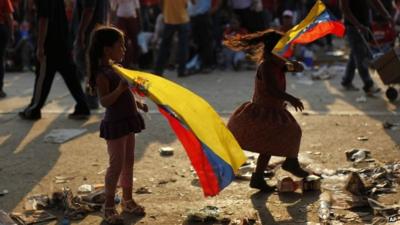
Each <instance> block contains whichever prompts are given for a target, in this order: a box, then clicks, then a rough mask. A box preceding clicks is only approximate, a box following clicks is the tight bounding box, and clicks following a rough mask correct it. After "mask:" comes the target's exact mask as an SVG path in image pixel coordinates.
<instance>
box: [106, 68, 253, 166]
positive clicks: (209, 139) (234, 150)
mask: <svg viewBox="0 0 400 225" xmlns="http://www.w3.org/2000/svg"><path fill="white" fill-rule="evenodd" d="M113 68H114V69H115V70H116V71H117V72H118V73H119V74H120V75H122V76H123V77H125V78H126V79H127V80H129V81H131V82H133V83H135V84H140V85H141V86H142V87H144V89H146V92H147V93H146V94H147V96H148V97H149V98H151V99H152V100H153V101H154V102H155V103H156V104H160V105H163V106H168V107H169V108H170V109H172V110H173V112H174V113H176V114H177V115H178V118H179V119H181V120H183V121H184V122H185V123H186V124H187V126H189V129H191V130H192V132H193V133H194V134H195V135H196V136H197V138H198V139H199V140H200V141H201V142H202V143H204V144H205V145H207V146H208V147H209V148H210V149H211V150H212V151H213V152H214V153H215V154H216V155H218V156H219V157H220V158H221V159H223V160H224V161H225V162H226V163H228V164H230V165H231V166H232V169H233V171H234V172H236V171H237V170H238V169H239V167H240V166H241V165H242V164H243V163H244V162H245V161H246V157H245V155H244V152H243V150H242V149H241V148H240V146H239V144H238V143H237V141H236V139H235V138H234V136H233V135H232V133H231V132H230V131H229V130H228V129H227V127H226V126H225V124H224V122H223V121H222V119H221V118H220V117H219V115H218V114H217V113H216V112H215V111H214V109H213V108H212V107H211V106H210V105H209V104H208V102H206V101H205V100H204V99H202V98H201V97H199V96H197V95H196V94H194V93H193V92H191V91H189V90H187V89H185V88H184V87H182V86H179V85H178V84H176V83H173V82H171V81H169V80H167V79H164V78H162V77H160V76H156V75H153V74H150V73H144V72H140V71H132V70H127V69H124V68H122V67H119V66H116V65H114V66H113Z"/></svg>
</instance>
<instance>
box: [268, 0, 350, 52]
mask: <svg viewBox="0 0 400 225" xmlns="http://www.w3.org/2000/svg"><path fill="white" fill-rule="evenodd" d="M344 33H345V27H344V25H343V23H342V22H340V21H339V20H337V19H336V18H335V17H334V16H333V15H332V14H331V13H330V12H329V11H328V10H327V9H326V6H325V4H324V3H323V2H322V1H321V0H318V1H317V2H316V3H315V4H314V6H313V8H312V9H311V10H310V12H309V13H308V15H307V16H306V18H305V19H304V20H303V21H301V22H300V23H299V24H298V25H296V26H294V27H293V28H292V29H290V30H289V31H287V32H286V34H285V35H284V36H283V37H282V38H281V40H279V42H278V44H277V45H276V46H275V48H274V50H273V52H275V53H277V54H279V55H282V56H283V57H286V58H288V57H291V56H292V54H293V47H294V45H295V44H307V43H310V42H313V41H315V40H317V39H318V38H321V37H324V36H325V35H327V34H334V35H336V36H338V37H343V36H344Z"/></svg>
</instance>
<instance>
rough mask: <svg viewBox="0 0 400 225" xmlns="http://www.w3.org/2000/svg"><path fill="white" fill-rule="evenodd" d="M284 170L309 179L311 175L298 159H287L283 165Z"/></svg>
mask: <svg viewBox="0 0 400 225" xmlns="http://www.w3.org/2000/svg"><path fill="white" fill-rule="evenodd" d="M282 169H284V170H286V171H288V172H290V173H292V174H293V175H295V176H297V177H307V176H308V175H310V173H308V172H307V171H305V170H304V169H303V168H301V167H300V163H299V159H298V158H297V157H287V158H286V160H285V162H283V164H282Z"/></svg>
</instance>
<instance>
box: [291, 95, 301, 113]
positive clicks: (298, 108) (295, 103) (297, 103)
mask: <svg viewBox="0 0 400 225" xmlns="http://www.w3.org/2000/svg"><path fill="white" fill-rule="evenodd" d="M290 104H292V106H293V107H294V109H296V112H297V111H300V112H301V111H303V110H304V106H303V103H302V102H301V101H300V99H298V98H293V99H292V100H290Z"/></svg>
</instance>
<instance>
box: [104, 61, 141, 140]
mask: <svg viewBox="0 0 400 225" xmlns="http://www.w3.org/2000/svg"><path fill="white" fill-rule="evenodd" d="M101 71H103V72H102V73H100V74H99V76H106V78H107V79H108V81H109V84H110V91H113V90H115V89H116V88H117V87H118V84H119V82H120V80H121V77H120V76H119V75H118V74H117V73H116V72H115V71H114V70H113V69H112V67H111V66H104V67H103V68H101ZM144 128H145V126H144V120H143V117H142V116H141V115H140V113H139V112H138V110H137V108H136V102H135V98H134V96H133V94H132V92H131V91H130V90H126V91H125V92H123V93H122V94H121V95H120V96H119V98H118V99H117V101H115V103H114V104H112V105H111V106H109V107H107V108H106V112H105V115H104V118H103V120H102V121H101V124H100V137H102V138H104V139H106V140H111V139H117V138H120V137H123V136H125V135H127V134H129V133H131V132H134V133H139V132H140V131H142V130H143V129H144Z"/></svg>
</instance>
